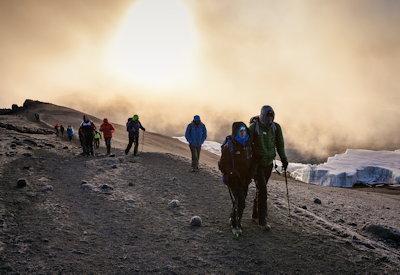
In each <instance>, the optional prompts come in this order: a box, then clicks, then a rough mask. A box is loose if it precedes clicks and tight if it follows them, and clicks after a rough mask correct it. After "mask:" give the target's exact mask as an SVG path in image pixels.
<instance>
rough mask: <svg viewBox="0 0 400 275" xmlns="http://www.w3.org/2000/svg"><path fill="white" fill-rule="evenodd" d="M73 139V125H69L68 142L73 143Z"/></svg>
mask: <svg viewBox="0 0 400 275" xmlns="http://www.w3.org/2000/svg"><path fill="white" fill-rule="evenodd" d="M73 137H74V129H73V128H72V126H71V125H68V127H67V138H68V141H72V138H73Z"/></svg>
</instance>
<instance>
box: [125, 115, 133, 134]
mask: <svg viewBox="0 0 400 275" xmlns="http://www.w3.org/2000/svg"><path fill="white" fill-rule="evenodd" d="M131 121H132V118H131V117H130V118H128V121H127V122H126V131H127V132H129V127H128V126H129V123H130V122H131Z"/></svg>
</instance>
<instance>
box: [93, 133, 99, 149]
mask: <svg viewBox="0 0 400 275" xmlns="http://www.w3.org/2000/svg"><path fill="white" fill-rule="evenodd" d="M100 139H101V133H100V132H99V131H95V132H94V148H96V149H99V147H100Z"/></svg>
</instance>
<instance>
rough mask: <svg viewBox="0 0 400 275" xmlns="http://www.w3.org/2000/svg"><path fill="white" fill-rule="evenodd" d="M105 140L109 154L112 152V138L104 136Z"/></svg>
mask: <svg viewBox="0 0 400 275" xmlns="http://www.w3.org/2000/svg"><path fill="white" fill-rule="evenodd" d="M104 142H105V143H106V148H107V155H109V154H110V152H111V138H110V137H108V138H104Z"/></svg>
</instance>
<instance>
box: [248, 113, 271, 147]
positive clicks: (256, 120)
mask: <svg viewBox="0 0 400 275" xmlns="http://www.w3.org/2000/svg"><path fill="white" fill-rule="evenodd" d="M252 123H254V132H253V133H252V134H253V137H252V138H253V140H254V141H255V140H256V138H257V137H258V136H259V135H260V117H259V116H254V117H252V118H251V119H250V124H252ZM271 130H272V133H273V135H274V138H275V144H276V140H277V138H276V123H275V122H272V124H271Z"/></svg>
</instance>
